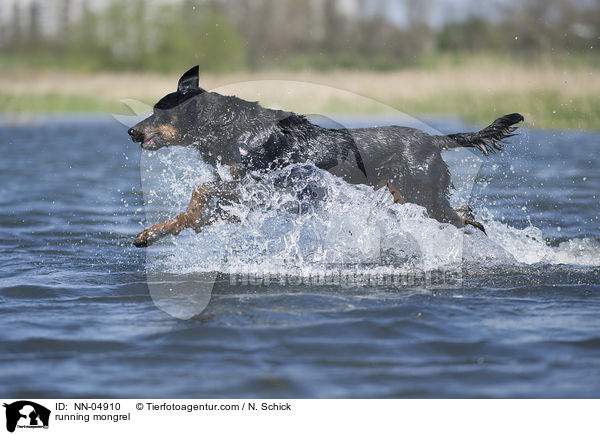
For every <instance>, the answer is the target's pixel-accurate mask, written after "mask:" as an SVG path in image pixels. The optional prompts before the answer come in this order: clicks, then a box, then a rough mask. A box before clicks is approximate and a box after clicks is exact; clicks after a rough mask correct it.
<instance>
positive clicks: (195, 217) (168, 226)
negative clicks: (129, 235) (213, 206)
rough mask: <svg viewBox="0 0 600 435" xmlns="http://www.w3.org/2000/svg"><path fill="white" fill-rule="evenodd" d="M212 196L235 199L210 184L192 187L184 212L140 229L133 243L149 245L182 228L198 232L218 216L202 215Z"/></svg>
mask: <svg viewBox="0 0 600 435" xmlns="http://www.w3.org/2000/svg"><path fill="white" fill-rule="evenodd" d="M213 197H219V198H223V199H225V200H229V201H234V200H235V199H236V197H235V195H234V194H233V193H232V192H229V191H224V190H219V189H216V188H214V187H212V186H210V185H200V186H198V187H196V188H195V189H194V192H193V193H192V199H191V200H190V203H189V205H188V207H187V209H186V211H185V213H181V214H179V215H177V216H175V217H174V218H172V219H169V220H166V221H164V222H161V223H158V224H156V225H153V226H151V227H150V228H148V229H146V230H144V231H142V232H141V233H140V234H138V236H137V237H136V238H135V241H134V242H133V244H134V245H135V246H137V247H139V248H144V247H146V246H150V245H151V244H152V243H154V242H156V241H157V240H158V239H160V238H161V237H164V236H167V235H169V234H173V235H176V234H179V233H180V232H181V230H183V229H184V228H192V229H193V230H194V231H196V232H199V231H200V230H201V229H202V227H203V226H205V225H210V224H211V223H213V222H214V221H215V220H217V219H218V218H219V216H218V215H214V216H211V217H209V219H203V217H202V210H203V209H204V207H205V206H206V203H207V202H208V201H209V200H210V199H211V198H213ZM227 219H228V220H229V221H230V222H234V221H236V220H237V219H236V218H235V217H227Z"/></svg>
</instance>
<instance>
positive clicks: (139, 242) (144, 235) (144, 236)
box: [133, 230, 152, 248]
mask: <svg viewBox="0 0 600 435" xmlns="http://www.w3.org/2000/svg"><path fill="white" fill-rule="evenodd" d="M151 236H152V233H151V232H150V231H149V230H144V231H142V232H141V233H139V234H138V235H137V237H136V238H135V240H134V241H133V244H134V245H135V246H136V247H138V248H145V247H147V246H150V245H151V244H152V237H151Z"/></svg>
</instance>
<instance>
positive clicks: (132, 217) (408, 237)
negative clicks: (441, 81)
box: [0, 117, 600, 398]
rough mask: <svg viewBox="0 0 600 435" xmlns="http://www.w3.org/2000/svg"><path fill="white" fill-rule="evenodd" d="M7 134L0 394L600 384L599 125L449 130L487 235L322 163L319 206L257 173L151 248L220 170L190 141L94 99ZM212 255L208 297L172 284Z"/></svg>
mask: <svg viewBox="0 0 600 435" xmlns="http://www.w3.org/2000/svg"><path fill="white" fill-rule="evenodd" d="M388 121H389V120H386V119H384V118H356V117H354V118H346V119H344V120H343V122H344V124H345V125H347V126H363V125H372V124H381V123H387V122H388ZM428 124H429V125H430V126H432V127H435V128H436V129H439V130H440V131H443V132H445V133H450V132H457V131H469V130H472V129H475V127H473V126H468V125H465V124H463V123H461V122H460V121H458V120H456V119H452V118H447V119H433V120H428ZM0 144H1V147H2V158H1V159H0V168H1V171H0V193H1V194H0V318H1V319H2V322H3V328H1V329H0V350H1V352H0V397H84V396H87V397H172V398H182V397H331V398H336V397H344V398H347V397H599V396H600V315H599V314H600V275H599V272H600V225H599V216H600V202H599V200H598V199H599V198H598V195H600V159H598V157H597V156H598V150H599V149H600V148H599V147H600V134H599V133H586V132H575V131H572V132H569V131H557V132H551V131H532V130H523V131H522V133H521V135H520V136H518V137H515V138H512V139H511V141H510V143H509V144H508V145H507V147H506V149H505V152H504V153H501V154H496V155H492V156H491V157H490V158H489V159H480V158H479V157H477V156H476V154H471V153H469V152H468V151H464V152H463V151H459V152H454V151H452V152H446V153H445V154H444V157H445V159H446V160H447V161H448V162H449V163H450V165H451V168H452V171H453V180H454V182H455V186H456V187H457V191H456V192H455V194H454V196H453V198H452V201H453V202H454V203H455V204H456V205H460V204H464V203H466V202H468V203H470V204H471V206H472V208H473V209H474V210H475V213H476V216H477V218H478V219H479V220H481V221H482V222H483V223H484V224H485V226H486V229H487V232H488V235H489V237H485V236H483V234H481V233H480V232H478V231H476V230H467V231H466V232H465V231H462V230H458V229H456V228H454V227H449V226H447V225H440V224H439V223H437V222H436V221H432V220H430V219H428V218H427V217H425V216H423V212H422V209H420V208H419V207H416V206H412V205H394V204H391V201H390V200H389V198H387V197H386V196H384V195H383V194H382V193H381V192H373V191H371V190H369V189H365V188H361V187H351V186H346V185H343V184H340V183H339V182H337V181H336V180H335V179H333V178H331V177H329V178H328V177H327V174H322V176H321V178H318V179H317V180H316V181H315V182H316V183H317V184H318V186H317V187H319V188H320V189H324V190H320V192H322V191H324V192H326V193H327V199H326V200H324V201H322V202H320V203H319V202H317V203H316V205H315V204H312V203H311V204H308V205H307V207H308V209H307V210H304V209H302V210H301V212H300V213H295V214H294V213H288V212H286V211H285V210H284V209H285V207H284V205H285V204H284V203H286V201H287V202H288V203H289V200H290V198H292V199H293V195H292V196H291V197H290V196H288V197H285V195H283V196H282V197H279V196H277V195H278V194H277V190H273V189H272V183H271V184H269V182H265V184H264V185H263V186H262V189H263V190H262V192H263V193H264V195H263V197H262V199H261V198H259V199H258V200H257V201H259V202H261V201H262V204H258V206H257V204H254V206H250V205H246V206H245V208H244V207H242V206H240V207H241V209H240V210H238V212H239V213H240V215H242V216H243V218H244V219H243V220H242V222H241V223H222V224H218V225H216V226H214V227H211V228H207V230H206V231H205V232H202V233H200V234H194V233H192V232H191V231H189V230H186V231H184V232H183V233H182V234H181V235H180V236H179V237H177V238H173V237H171V238H167V239H165V240H163V241H161V243H158V244H157V245H155V246H152V247H151V248H150V249H147V250H144V249H137V248H134V247H133V246H132V245H131V242H132V239H133V237H134V236H135V234H137V233H138V232H139V231H140V230H141V229H142V228H143V224H144V223H154V222H155V221H156V219H157V218H159V217H160V216H166V215H168V214H172V213H174V212H177V211H178V210H180V209H181V207H184V206H185V202H187V200H188V199H189V195H190V187H191V186H192V185H193V184H194V183H196V182H198V181H202V179H203V177H206V172H205V169H206V168H203V166H202V164H201V163H199V162H197V161H194V158H195V156H194V154H193V150H189V149H188V150H186V149H183V148H179V149H175V148H173V149H165V150H161V151H159V152H156V153H153V154H151V153H148V152H144V154H142V150H141V149H140V147H139V145H138V144H133V143H132V142H130V141H129V140H128V137H127V134H126V127H124V126H123V125H121V124H119V123H118V122H116V121H115V120H113V119H111V118H92V117H48V118H44V119H34V120H33V121H32V122H27V123H25V124H23V125H14V124H13V123H11V122H5V123H4V124H0ZM203 171H204V172H203ZM161 189H163V190H164V191H161ZM169 192H170V194H168V195H167V193H169ZM288 205H289V204H288ZM301 207H303V206H302V205H301ZM146 211H147V212H148V216H147V217H146V215H145V212H146ZM146 218H148V222H146ZM265 271H266V272H270V275H268V276H269V279H268V280H265V277H266V276H267V275H266V274H265ZM207 272H211V273H212V274H209V275H210V279H211V282H210V283H209V284H210V285H208V287H209V290H210V289H212V295H211V297H210V302H208V299H207V298H205V299H202V300H201V301H200V302H198V301H197V300H196V299H194V298H195V295H193V294H185V295H184V296H185V298H184V299H183V303H181V302H177V297H178V296H181V295H178V294H175V293H177V291H175V293H173V294H172V295H171V294H170V293H169V292H170V291H172V290H173V285H174V284H173V283H175V284H177V283H182V282H183V283H187V284H186V285H188V287H187V288H188V290H189V285H190V283H194V282H196V283H198V282H200V281H195V280H197V279H198V277H199V276H203V277H205V276H207V275H206V273H207ZM327 273H329V274H330V276H333V275H332V274H335V273H337V274H338V276H341V277H342V278H341V280H339V281H335V280H332V281H330V282H329V281H327V280H324V281H323V280H320V279H321V278H322V277H323V276H327V275H326V274H327ZM282 276H283V277H284V278H283V279H281V280H280V278H281V277H282ZM440 277H442V278H443V279H440ZM411 280H412V281H411ZM213 281H214V282H213ZM213 284H214V285H213ZM197 285H198V289H199V291H200V290H202V289H204V290H205V289H206V288H207V287H206V286H204V287H203V285H204V284H197ZM161 292H162V293H161ZM170 295H171V296H173V297H172V298H170ZM204 296H207V295H206V294H205V295H204ZM208 296H210V294H208ZM161 301H162V302H161ZM165 301H166V302H165ZM171 301H175V302H173V303H172V304H171V305H168V304H169V303H170V302H171ZM155 302H157V303H158V305H161V303H163V305H161V307H162V308H163V309H165V310H166V312H165V311H163V310H161V309H159V308H157V306H156V304H155ZM206 302H208V305H207V306H206V308H205V309H204V310H202V308H204V306H203V304H205V303H206ZM164 303H166V304H167V305H164ZM190 307H192V309H190ZM196 308H197V311H198V314H197V315H195V316H193V317H191V319H187V320H186V319H183V318H182V317H190V316H191V315H193V314H194V309H196ZM186 309H188V311H186ZM178 310H179V311H178ZM169 313H170V314H169Z"/></svg>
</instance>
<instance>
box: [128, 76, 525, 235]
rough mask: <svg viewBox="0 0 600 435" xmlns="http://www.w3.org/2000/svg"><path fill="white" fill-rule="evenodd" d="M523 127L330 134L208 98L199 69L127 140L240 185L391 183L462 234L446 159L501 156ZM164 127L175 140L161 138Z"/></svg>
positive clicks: (233, 101)
mask: <svg viewBox="0 0 600 435" xmlns="http://www.w3.org/2000/svg"><path fill="white" fill-rule="evenodd" d="M522 120H523V117H522V116H521V115H519V114H518V113H514V114H511V115H506V116H503V117H501V118H499V119H497V120H496V121H494V122H493V123H492V124H491V125H490V126H488V127H486V128H484V129H483V130H481V131H479V132H474V133H457V134H451V135H447V136H432V135H429V134H427V133H424V132H422V131H420V130H417V129H414V128H409V127H399V126H388V127H374V128H355V129H329V128H324V127H321V126H318V125H316V124H314V123H312V122H310V121H309V120H308V119H306V118H305V117H304V116H301V115H298V114H295V113H292V112H285V111H281V110H272V109H267V108H264V107H262V106H260V105H259V104H257V103H254V102H248V101H245V100H242V99H240V98H237V97H232V96H223V95H220V94H217V93H214V92H207V91H204V90H203V89H201V88H199V87H198V69H197V67H194V68H192V69H191V70H190V71H188V72H187V73H186V74H184V75H183V76H182V78H181V79H180V81H179V87H178V90H177V92H174V93H172V94H169V95H167V96H166V97H164V98H163V99H161V101H159V102H158V103H157V104H156V106H155V107H154V113H153V114H152V115H151V116H150V117H148V118H147V119H145V120H144V121H142V122H140V123H139V124H137V125H136V126H134V127H133V128H132V129H130V130H129V134H130V135H131V137H132V139H133V140H134V141H136V142H141V143H142V147H143V148H145V149H150V150H154V149H158V148H161V147H163V146H169V145H187V146H189V145H193V146H195V147H197V148H198V150H199V151H200V153H201V155H202V158H203V160H204V161H206V162H207V163H210V164H212V165H217V164H221V165H226V166H230V167H232V168H234V171H233V172H234V173H236V174H238V177H243V176H244V174H245V173H246V172H247V171H261V170H272V169H275V168H278V167H282V166H284V165H287V164H290V163H303V162H306V161H312V162H313V163H314V164H315V165H316V166H317V167H319V168H322V169H325V170H328V171H330V172H331V173H333V174H334V175H337V176H340V177H341V178H343V179H344V180H345V181H347V182H349V183H352V184H366V185H369V186H373V187H375V188H377V187H381V186H382V185H385V183H386V182H392V183H393V184H394V185H395V186H396V187H397V189H398V190H399V192H400V194H401V195H402V197H403V198H404V199H405V200H406V201H407V202H411V203H415V204H419V205H421V206H423V207H425V208H426V209H427V211H428V213H429V215H430V216H431V217H432V218H435V219H437V220H438V221H440V222H449V223H452V224H454V225H456V226H458V227H462V226H463V225H464V223H465V222H464V218H463V217H462V216H459V215H458V214H457V213H456V211H454V210H453V209H452V208H451V206H450V203H449V201H448V194H449V188H450V186H451V180H450V173H449V170H448V166H447V165H446V163H445V162H444V160H443V159H442V157H441V151H442V150H444V149H449V148H456V147H475V148H478V149H479V150H481V151H482V152H483V153H484V154H486V155H487V154H488V153H489V152H495V151H497V150H501V149H502V145H503V143H502V141H503V140H504V139H505V138H507V137H510V136H512V135H513V132H514V130H515V128H516V127H515V126H514V124H516V123H518V122H520V121H522ZM165 125H168V126H171V127H173V128H174V129H175V131H176V132H177V133H178V134H177V136H176V137H166V136H164V135H161V134H160V133H156V132H157V131H158V130H159V129H160V127H161V126H165Z"/></svg>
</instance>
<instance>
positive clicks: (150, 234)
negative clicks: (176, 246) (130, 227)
mask: <svg viewBox="0 0 600 435" xmlns="http://www.w3.org/2000/svg"><path fill="white" fill-rule="evenodd" d="M187 226H188V223H187V213H181V214H178V215H177V216H175V217H174V218H171V219H169V220H166V221H164V222H160V223H158V224H156V225H152V226H151V227H150V228H147V229H145V230H144V231H142V232H141V233H139V234H138V235H137V237H136V238H135V241H134V242H133V244H134V245H135V246H137V247H138V248H145V247H146V246H150V245H151V244H152V243H154V242H156V241H157V240H158V239H160V238H161V237H164V236H168V235H169V234H179V233H180V232H181V230H183V229H184V228H186V227H187Z"/></svg>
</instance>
